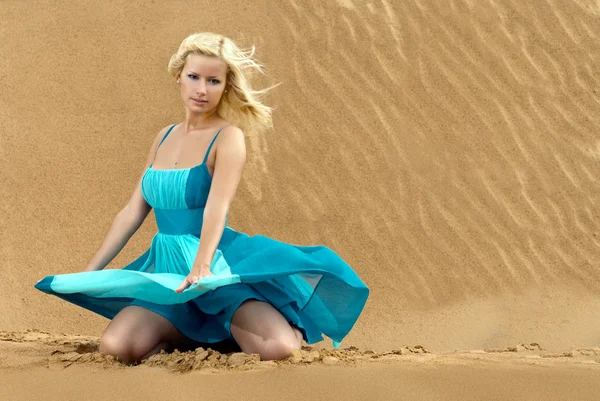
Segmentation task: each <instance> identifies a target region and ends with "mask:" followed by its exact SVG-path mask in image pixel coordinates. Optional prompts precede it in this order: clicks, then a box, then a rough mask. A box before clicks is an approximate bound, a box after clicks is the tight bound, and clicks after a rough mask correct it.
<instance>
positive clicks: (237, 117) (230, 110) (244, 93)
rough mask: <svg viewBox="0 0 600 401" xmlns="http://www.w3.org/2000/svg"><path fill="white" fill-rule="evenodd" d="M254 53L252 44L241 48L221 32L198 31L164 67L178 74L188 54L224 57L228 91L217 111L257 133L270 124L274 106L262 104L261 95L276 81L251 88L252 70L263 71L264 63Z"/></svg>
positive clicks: (229, 119)
mask: <svg viewBox="0 0 600 401" xmlns="http://www.w3.org/2000/svg"><path fill="white" fill-rule="evenodd" d="M254 53H255V47H254V46H252V47H250V48H249V49H241V48H239V47H238V46H237V45H236V44H235V43H233V41H232V40H231V39H229V38H227V37H225V36H223V35H219V34H216V33H212V32H197V33H194V34H191V35H189V36H188V37H187V38H185V39H184V40H183V41H182V42H181V44H180V45H179V49H178V50H177V53H175V54H173V55H172V56H171V59H170V60H169V65H168V67H167V70H168V71H169V73H170V74H171V75H173V76H174V77H177V76H178V75H179V74H181V71H182V70H183V66H184V65H185V62H186V60H187V57H188V55H190V54H199V55H205V56H213V57H218V58H220V59H221V60H223V61H224V62H225V64H226V65H227V75H226V84H225V88H227V89H228V90H227V92H224V93H223V96H222V97H221V100H220V101H219V104H218V105H217V113H219V115H220V116H221V117H222V118H224V119H226V120H228V121H231V122H232V123H235V124H237V125H239V126H240V128H241V129H242V130H244V131H246V132H258V131H262V130H264V129H266V128H271V127H273V120H272V117H271V114H272V112H273V108H272V107H269V106H267V105H265V104H263V103H262V102H261V101H260V97H261V96H262V95H264V94H265V93H267V92H268V91H269V90H271V89H273V88H274V87H275V86H277V85H279V84H277V85H273V86H271V87H268V88H265V89H261V90H254V89H252V88H251V87H250V83H249V82H248V81H249V75H250V74H251V73H252V72H259V73H261V74H264V72H263V66H262V65H260V64H259V63H258V61H257V60H256V59H255V58H254Z"/></svg>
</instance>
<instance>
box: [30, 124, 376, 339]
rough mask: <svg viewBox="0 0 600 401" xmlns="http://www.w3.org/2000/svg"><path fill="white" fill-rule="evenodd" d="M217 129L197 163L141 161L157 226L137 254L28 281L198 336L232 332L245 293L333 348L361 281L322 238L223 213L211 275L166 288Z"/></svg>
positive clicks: (192, 230) (184, 267)
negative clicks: (245, 226) (280, 232)
mask: <svg viewBox="0 0 600 401" xmlns="http://www.w3.org/2000/svg"><path fill="white" fill-rule="evenodd" d="M173 127H175V125H173V126H171V127H170V128H169V130H168V131H167V133H166V134H165V136H164V137H163V138H162V140H161V142H160V144H159V145H158V146H159V147H160V145H161V144H162V142H163V141H164V140H165V138H166V137H167V136H168V135H169V133H170V132H171V130H172V129H173ZM220 132H221V131H220V130H219V132H217V134H216V135H215V137H214V138H213V140H212V142H211V143H210V145H209V147H208V150H207V151H206V155H205V156H204V160H203V161H202V163H201V164H199V165H197V166H194V167H190V168H180V169H161V170H155V169H154V168H153V167H152V164H150V166H149V167H148V169H147V170H146V171H145V173H144V176H143V177H142V182H141V188H142V194H143V196H144V199H145V200H146V202H148V204H149V205H150V206H152V208H153V209H154V215H155V218H156V225H157V227H158V232H157V233H156V234H155V235H154V237H153V238H152V242H151V244H150V247H149V248H148V249H147V250H146V251H145V252H144V253H143V254H142V255H140V256H139V257H138V258H136V259H135V260H134V261H132V262H131V263H130V264H128V265H127V266H125V267H123V268H121V269H105V270H99V271H91V272H79V273H72V274H61V275H56V276H47V277H45V278H43V279H42V280H40V281H39V282H38V283H37V284H36V285H35V288H37V289H38V290H41V291H43V292H45V293H48V294H52V295H55V296H58V297H60V298H62V299H64V300H66V301H68V302H71V303H73V304H76V305H79V306H81V307H83V308H86V309H88V310H91V311H93V312H95V313H98V314H100V315H102V316H104V317H106V318H108V319H112V318H113V317H114V316H115V315H116V314H117V313H119V311H120V310H121V309H123V308H125V307H126V306H129V305H137V306H142V307H144V308H147V309H149V310H151V311H153V312H156V313H158V314H160V315H162V316H164V317H165V318H167V319H168V320H169V321H170V322H171V323H172V324H173V325H174V326H175V327H176V328H177V329H178V330H179V331H180V332H181V333H182V334H184V335H185V336H187V337H189V338H191V339H193V340H196V341H198V342H201V343H214V342H220V341H225V340H232V339H233V337H232V336H231V331H230V324H231V319H232V317H233V314H234V313H235V311H236V310H237V308H238V307H239V306H240V305H241V304H242V303H243V302H244V301H246V300H248V299H257V300H260V301H264V302H269V303H270V304H271V305H273V306H274V307H275V308H276V309H278V310H279V312H280V313H281V314H282V315H283V316H284V317H285V318H286V319H287V320H288V322H290V323H292V324H293V325H295V326H296V327H298V328H299V329H300V331H301V332H302V334H303V337H304V340H305V341H306V342H307V343H308V344H313V343H316V342H319V341H321V340H323V337H322V335H323V334H325V335H326V336H328V337H329V338H331V339H332V340H333V345H334V346H335V347H338V346H339V344H340V342H341V341H342V339H343V338H344V337H345V336H346V335H347V334H348V333H349V332H350V330H351V329H352V327H353V326H354V324H355V322H356V320H357V319H358V317H359V315H360V313H361V312H362V310H363V307H364V305H365V303H366V301H367V297H368V296H369V289H368V288H367V286H366V285H365V284H364V283H363V282H362V281H361V279H360V278H359V277H358V276H357V274H356V273H355V272H354V270H352V268H351V267H350V266H349V265H348V264H347V263H346V262H344V260H342V259H341V258H340V256H338V255H337V254H336V253H335V252H333V251H332V250H331V249H329V248H327V247H326V246H321V245H318V246H300V245H292V244H289V243H285V242H281V241H278V240H275V239H272V238H269V237H266V236H263V235H253V236H250V235H248V234H245V233H243V232H239V231H235V230H233V229H232V228H230V227H228V226H227V218H226V223H225V227H224V231H223V235H222V237H221V240H220V242H219V245H218V247H217V249H216V252H215V255H214V258H213V260H212V263H211V267H210V270H211V273H212V274H213V275H212V276H209V277H204V278H202V279H201V280H200V281H199V282H198V284H196V285H191V286H190V287H188V288H186V289H185V290H184V291H183V292H182V293H179V294H178V293H176V292H175V289H176V288H177V287H179V285H180V284H181V282H182V281H183V280H184V278H185V277H186V276H187V275H188V273H189V272H190V271H191V268H192V265H193V262H194V260H195V258H196V254H197V252H198V247H199V244H200V232H201V228H202V218H203V213H204V207H205V205H206V201H207V198H208V193H209V191H210V186H211V181H212V177H211V175H210V173H209V171H208V168H207V166H206V160H207V158H208V155H209V153H210V150H211V148H212V146H213V143H214V142H215V140H216V139H217V137H218V135H219V133H220ZM157 149H158V148H157ZM155 156H156V154H155Z"/></svg>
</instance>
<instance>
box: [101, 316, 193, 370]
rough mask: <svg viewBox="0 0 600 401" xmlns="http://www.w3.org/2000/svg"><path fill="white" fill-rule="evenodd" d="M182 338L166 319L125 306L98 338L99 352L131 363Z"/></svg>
mask: <svg viewBox="0 0 600 401" xmlns="http://www.w3.org/2000/svg"><path fill="white" fill-rule="evenodd" d="M183 338H185V337H184V336H183V334H181V333H180V332H179V331H178V330H177V329H176V328H175V326H173V324H171V322H169V320H167V319H166V318H164V317H163V316H161V315H159V314H158V313H154V312H152V311H150V310H148V309H145V308H142V307H140V306H127V307H125V308H123V309H122V310H121V312H119V313H118V314H117V316H115V317H114V319H113V320H112V321H111V322H110V324H109V325H108V327H106V330H104V334H103V335H102V338H101V339H100V352H102V353H104V354H108V355H113V356H114V357H116V358H117V359H118V360H120V361H122V362H123V363H133V362H137V361H139V360H141V359H145V358H148V357H149V356H151V355H153V354H155V353H157V352H159V351H160V350H161V349H166V348H167V347H168V345H169V341H172V340H179V339H183Z"/></svg>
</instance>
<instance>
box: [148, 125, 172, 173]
mask: <svg viewBox="0 0 600 401" xmlns="http://www.w3.org/2000/svg"><path fill="white" fill-rule="evenodd" d="M176 125H177V124H173V125H171V128H169V129H168V130H167V133H166V134H165V136H163V137H162V139H161V140H160V142H159V143H158V146H157V147H156V150H155V151H154V160H156V154H157V153H158V148H160V145H162V143H163V141H164V140H165V139H167V137H168V136H169V134H170V133H171V131H172V130H173V128H175V126H176ZM154 160H152V163H154Z"/></svg>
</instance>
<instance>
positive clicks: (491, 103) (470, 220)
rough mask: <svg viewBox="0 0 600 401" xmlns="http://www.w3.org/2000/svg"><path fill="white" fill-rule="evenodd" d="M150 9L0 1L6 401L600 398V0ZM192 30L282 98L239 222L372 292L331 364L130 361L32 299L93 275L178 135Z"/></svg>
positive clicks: (98, 328)
mask: <svg viewBox="0 0 600 401" xmlns="http://www.w3.org/2000/svg"><path fill="white" fill-rule="evenodd" d="M146 4H147V3H146V2H140V1H128V2H124V1H111V2H101V3H98V2H89V3H86V4H85V6H75V5H74V3H72V2H68V1H64V0H61V1H58V0H52V1H43V2H42V1H33V0H32V1H28V2H20V1H3V2H1V3H0V15H1V16H2V20H3V21H8V23H5V24H2V26H1V27H0V55H1V56H2V57H0V60H2V61H1V62H0V82H1V84H2V88H3V89H2V91H0V110H1V111H0V126H1V127H2V130H1V131H0V187H1V188H3V190H2V191H0V216H1V217H0V261H1V265H0V300H1V302H0V330H1V333H0V388H2V389H3V390H0V391H2V393H3V395H2V397H4V398H2V399H7V400H29V399H39V398H42V397H44V399H47V400H54V399H56V400H68V399H75V397H78V398H77V399H89V400H103V399H110V400H117V399H128V400H137V399H152V398H154V399H166V398H167V397H168V398H169V399H170V398H173V397H174V396H178V395H180V396H184V395H185V394H188V393H189V392H190V391H204V392H207V394H210V398H211V399H231V397H232V396H238V397H240V398H243V399H257V398H258V397H260V398H261V399H267V400H270V399H273V400H274V399H282V398H284V397H285V398H286V399H294V397H296V398H300V397H303V399H306V398H307V397H312V398H315V399H367V398H373V399H377V398H383V397H387V398H394V397H395V398H397V399H407V398H408V399H419V400H429V399H431V400H436V399H443V400H451V399H461V400H465V399H479V400H481V399H486V400H487V399H490V400H491V399H511V400H513V399H532V400H534V399H535V400H538V399H544V400H551V399H577V400H584V399H597V396H596V395H597V394H599V393H600V392H598V384H597V383H598V382H599V381H598V378H599V376H600V372H599V366H600V364H599V363H598V361H599V360H600V359H599V357H598V355H597V354H598V348H597V347H599V346H600V269H598V266H599V265H600V263H599V262H600V179H599V178H598V177H599V174H598V171H600V136H599V134H598V132H599V128H600V80H599V79H598V71H599V69H598V65H599V63H600V41H599V40H598V39H600V3H598V2H597V1H596V0H587V1H586V0H575V1H570V2H566V1H563V2H559V1H555V0H545V1H542V0H533V1H528V2H517V1H512V0H496V1H484V2H475V1H470V0H453V1H441V0H440V1H433V0H432V1H420V0H407V1H395V2H392V1H389V0H381V1H357V0H343V1H342V0H339V1H332V0H329V1H325V2H321V1H316V0H305V1H298V0H296V1H275V0H273V1H267V0H262V1H261V0H259V1H253V2H239V1H237V2H235V1H228V0H224V1H221V2H219V3H218V4H216V3H215V2H205V1H195V2H191V1H177V2H165V3H164V4H159V3H155V4H151V5H149V6H143V5H146ZM201 30H208V31H216V32H221V33H223V34H226V35H228V36H230V37H232V38H233V39H235V40H238V41H239V42H240V43H242V44H251V43H252V44H255V45H256V46H257V57H258V58H259V59H260V60H261V61H262V62H263V63H264V64H265V65H266V67H267V72H268V74H269V77H270V78H269V79H262V80H261V82H263V83H272V82H282V83H283V84H282V85H280V86H279V87H278V88H276V90H275V91H274V92H273V93H272V94H271V95H269V96H268V98H267V99H266V101H267V103H269V104H272V105H275V106H276V107H277V109H276V112H275V114H274V119H275V120H274V124H275V128H274V130H272V131H269V132H266V133H263V134H261V135H254V136H250V137H248V140H247V146H248V158H249V160H248V164H247V167H246V171H245V172H244V177H243V179H242V182H241V183H240V186H239V189H238V193H237V195H236V199H235V201H234V203H233V204H232V208H231V211H230V217H229V225H230V226H231V227H232V228H234V229H236V230H238V231H242V232H246V233H249V234H263V235H268V236H271V237H273V238H276V239H279V240H282V241H287V242H290V243H294V244H307V245H308V244H323V245H327V246H329V247H331V248H332V249H334V250H335V251H336V252H338V253H339V254H340V255H341V256H342V257H343V258H344V259H345V260H346V261H347V262H348V263H349V264H350V265H351V266H353V267H354V268H355V270H356V271H357V272H358V273H359V275H360V276H361V277H362V278H363V279H364V281H365V282H366V283H367V285H368V286H369V287H370V288H371V297H370V299H369V301H368V303H367V306H366V308H365V311H364V313H363V315H362V316H361V317H360V319H359V321H358V323H357V324H356V326H355V328H354V330H353V331H352V332H351V334H350V335H349V336H348V337H347V338H346V340H345V341H344V342H343V343H342V348H341V350H339V351H334V350H332V349H331V347H330V346H329V345H328V344H329V342H328V341H327V342H323V343H321V344H316V345H313V346H311V347H310V348H306V349H305V350H303V352H301V353H299V354H298V355H294V356H292V357H291V358H290V359H289V360H288V361H282V362H279V363H263V362H260V361H257V360H256V358H252V357H248V358H246V357H243V356H241V355H237V356H235V355H225V356H223V354H221V353H212V352H213V351H212V350H211V351H208V350H193V351H188V352H187V353H186V352H181V353H179V354H169V355H159V356H156V357H155V359H153V360H151V361H148V362H147V363H144V364H141V365H139V366H135V367H126V366H122V365H120V364H118V363H116V362H114V361H110V360H107V359H106V358H104V357H102V356H101V355H100V354H98V353H97V342H98V337H99V336H100V335H101V333H102V330H103V328H104V327H105V326H106V324H107V321H106V319H104V318H101V317H99V316H96V315H94V314H92V313H91V312H88V311H85V310H82V309H81V308H77V307H75V306H73V305H70V304H68V303H66V302H64V301H61V300H59V299H58V298H54V297H49V296H47V295H45V294H42V293H40V292H38V291H36V290H35V289H34V288H33V284H34V283H35V282H36V281H37V280H39V279H40V278H42V277H44V276H46V275H50V274H59V273H69V272H75V271H80V270H82V269H83V267H84V266H85V265H86V264H87V262H88V261H89V259H90V258H91V257H92V256H93V254H94V252H95V251H96V249H97V247H98V246H99V244H100V242H101V240H102V238H103V237H104V235H105V234H106V232H107V230H108V228H109V227H110V224H111V222H112V219H113V218H114V215H115V213H116V212H117V211H118V210H120V209H121V208H122V207H123V205H124V204H125V202H126V201H127V200H128V198H129V196H130V194H131V191H132V190H133V188H134V185H135V183H136V182H137V179H138V178H139V175H140V174H141V172H142V169H143V162H144V159H145V156H146V154H147V151H148V149H149V146H150V144H151V142H152V139H153V138H154V136H155V135H156V133H157V132H158V130H159V129H160V128H162V127H164V126H166V125H168V124H172V123H175V122H179V121H181V120H182V119H183V117H184V114H183V106H182V105H181V100H180V98H179V94H178V91H177V87H176V85H175V82H174V79H173V78H172V77H170V76H169V75H168V74H167V72H166V66H167V62H168V58H169V56H170V55H171V54H172V53H173V52H174V51H175V50H176V48H177V46H178V45H179V43H180V41H181V40H182V39H183V38H184V37H185V36H187V35H188V34H190V33H192V32H195V31H201ZM155 231H156V226H155V224H154V217H153V216H152V215H151V216H149V218H148V220H147V221H146V222H145V223H144V225H143V226H142V227H141V229H140V230H138V232H137V233H136V234H135V235H134V236H133V238H132V239H131V241H130V242H129V243H128V244H127V246H126V247H125V249H124V250H123V251H122V252H121V253H120V254H119V255H118V256H117V257H116V258H115V259H114V260H113V261H112V262H111V264H110V265H109V267H108V268H119V267H121V266H124V265H126V264H127V263H129V262H130V261H131V260H133V259H134V258H135V257H137V256H139V255H140V254H141V253H142V252H143V251H144V250H145V249H146V248H147V247H148V246H149V242H150V239H151V237H152V235H153V234H154V233H155ZM315 352H317V353H318V357H316V354H315ZM203 353H206V359H202V355H203ZM311 353H312V356H311ZM213 355H214V356H213ZM211 357H212V358H213V360H211V361H209V362H210V363H208V362H206V361H207V360H208V359H209V358H211ZM332 358H333V359H332ZM197 359H201V360H200V361H198V360H197ZM202 384H206V386H202ZM0 398H1V397H0Z"/></svg>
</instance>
